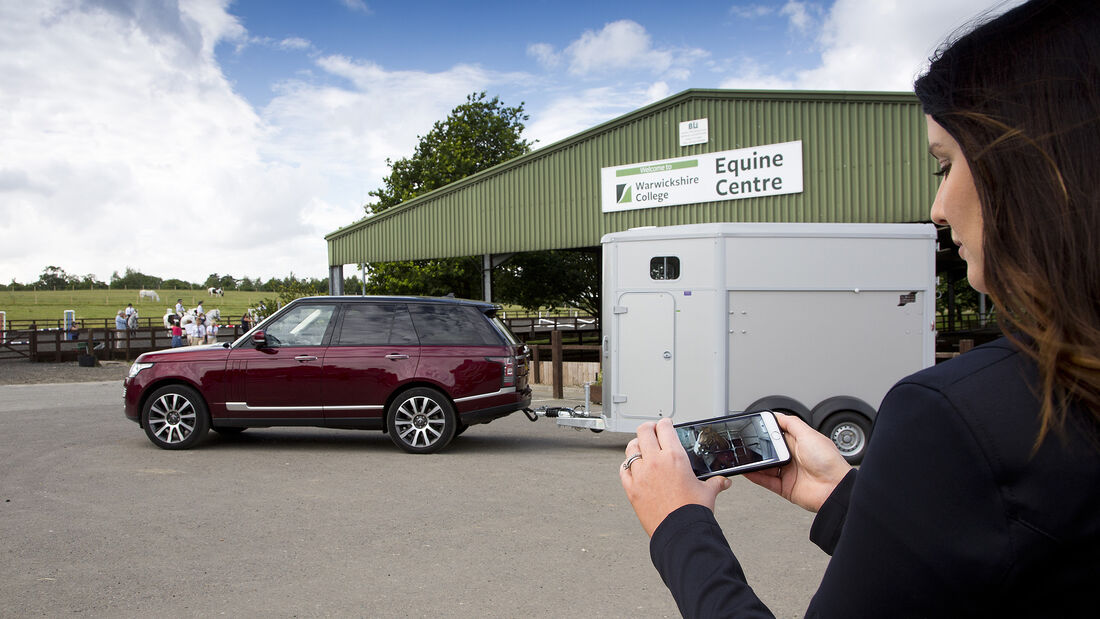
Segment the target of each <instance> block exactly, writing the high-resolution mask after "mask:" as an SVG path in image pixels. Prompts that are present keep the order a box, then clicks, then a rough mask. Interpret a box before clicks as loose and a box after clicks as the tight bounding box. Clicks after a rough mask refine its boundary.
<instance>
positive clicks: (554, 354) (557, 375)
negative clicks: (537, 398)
mask: <svg viewBox="0 0 1100 619" xmlns="http://www.w3.org/2000/svg"><path fill="white" fill-rule="evenodd" d="M555 326H556V325H555ZM561 357H562V350H561V331H558V330H557V329H555V330H553V331H551V332H550V360H551V363H552V364H553V366H554V373H553V381H554V399H556V400H560V399H562V398H564V397H565V389H564V385H562V382H563V380H564V377H563V376H562V365H561V363H562V359H561Z"/></svg>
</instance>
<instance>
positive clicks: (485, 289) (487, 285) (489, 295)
mask: <svg viewBox="0 0 1100 619" xmlns="http://www.w3.org/2000/svg"><path fill="white" fill-rule="evenodd" d="M514 255H516V254H515V253H514V252H513V253H510V254H496V255H493V254H482V255H481V291H482V293H484V297H485V301H488V302H489V303H492V302H493V269H495V268H496V267H498V266H500V265H502V264H504V263H505V262H508V260H509V259H510V258H511V257H512V256H514Z"/></svg>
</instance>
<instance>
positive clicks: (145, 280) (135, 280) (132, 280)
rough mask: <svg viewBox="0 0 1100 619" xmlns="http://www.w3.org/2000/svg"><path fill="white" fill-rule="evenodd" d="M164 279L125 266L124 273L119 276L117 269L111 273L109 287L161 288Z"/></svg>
mask: <svg viewBox="0 0 1100 619" xmlns="http://www.w3.org/2000/svg"><path fill="white" fill-rule="evenodd" d="M163 284H164V280H162V279H161V278H159V277H156V276H154V275H146V274H144V273H142V272H140V271H135V270H133V269H131V268H130V267H126V274H125V275H123V276H121V277H119V274H118V271H115V272H114V273H113V274H112V275H111V287H112V288H127V289H129V288H133V289H142V288H149V289H154V288H163V287H164V286H163Z"/></svg>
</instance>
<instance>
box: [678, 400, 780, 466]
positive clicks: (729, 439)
mask: <svg viewBox="0 0 1100 619" xmlns="http://www.w3.org/2000/svg"><path fill="white" fill-rule="evenodd" d="M676 433H677V436H678V437H679V439H680V444H681V445H683V446H684V449H685V450H686V451H687V453H688V460H690V461H691V468H692V470H694V471H695V476H696V477H698V478H700V479H705V478H707V477H713V476H714V475H735V474H737V473H743V472H746V471H753V470H757V469H762V468H768V467H771V466H779V465H781V464H784V463H786V462H787V461H789V460H790V453H789V451H788V449H787V445H786V443H784V442H783V439H782V436H781V434H780V433H779V428H778V425H777V424H776V422H775V416H774V415H773V414H771V413H770V412H762V413H750V414H748V415H739V416H736V417H721V418H718V419H711V420H707V421H702V422H696V423H687V424H682V425H677V426H676ZM775 437H779V439H778V441H776V439H775Z"/></svg>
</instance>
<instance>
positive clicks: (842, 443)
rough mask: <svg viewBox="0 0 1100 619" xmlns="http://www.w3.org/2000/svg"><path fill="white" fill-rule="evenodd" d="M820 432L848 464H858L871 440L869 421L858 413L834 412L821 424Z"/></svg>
mask: <svg viewBox="0 0 1100 619" xmlns="http://www.w3.org/2000/svg"><path fill="white" fill-rule="evenodd" d="M821 433H822V434H824V435H825V436H827V437H829V439H830V440H832V441H833V444H834V445H836V448H837V449H839V450H840V454H841V455H842V456H844V459H845V460H847V461H848V464H859V463H860V462H862V461H863V454H865V453H866V452H867V443H868V441H870V440H871V422H870V421H869V420H868V419H867V418H866V417H864V416H863V415H860V414H858V413H852V412H840V413H835V414H833V415H831V416H830V417H829V418H828V419H826V420H825V423H823V424H821Z"/></svg>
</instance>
